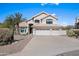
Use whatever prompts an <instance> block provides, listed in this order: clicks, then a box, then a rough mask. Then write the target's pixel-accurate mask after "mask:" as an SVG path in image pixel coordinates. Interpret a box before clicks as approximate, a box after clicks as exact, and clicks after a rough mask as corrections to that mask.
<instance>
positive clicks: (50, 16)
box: [42, 15, 57, 20]
mask: <svg viewBox="0 0 79 59" xmlns="http://www.w3.org/2000/svg"><path fill="white" fill-rule="evenodd" d="M47 18H51V19H55V20H57V18H56V17H55V16H52V15H48V16H46V17H44V18H42V20H43V19H47Z"/></svg>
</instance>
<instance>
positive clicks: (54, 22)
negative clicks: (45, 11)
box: [42, 16, 57, 24]
mask: <svg viewBox="0 0 79 59" xmlns="http://www.w3.org/2000/svg"><path fill="white" fill-rule="evenodd" d="M46 19H52V22H53V24H57V20H56V19H54V18H53V17H51V16H49V17H47V18H45V19H43V20H42V23H44V24H46Z"/></svg>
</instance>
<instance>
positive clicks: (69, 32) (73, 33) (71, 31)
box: [66, 30, 77, 37]
mask: <svg viewBox="0 0 79 59" xmlns="http://www.w3.org/2000/svg"><path fill="white" fill-rule="evenodd" d="M66 33H67V35H68V36H69V37H73V36H76V35H77V34H76V33H75V32H74V31H73V30H67V32H66Z"/></svg>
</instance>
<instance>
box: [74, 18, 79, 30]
mask: <svg viewBox="0 0 79 59" xmlns="http://www.w3.org/2000/svg"><path fill="white" fill-rule="evenodd" d="M75 28H76V29H79V17H77V19H76V22H75Z"/></svg>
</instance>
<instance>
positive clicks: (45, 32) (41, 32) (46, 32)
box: [33, 30, 66, 35]
mask: <svg viewBox="0 0 79 59" xmlns="http://www.w3.org/2000/svg"><path fill="white" fill-rule="evenodd" d="M33 34H34V35H66V31H60V30H34V31H33Z"/></svg>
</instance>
